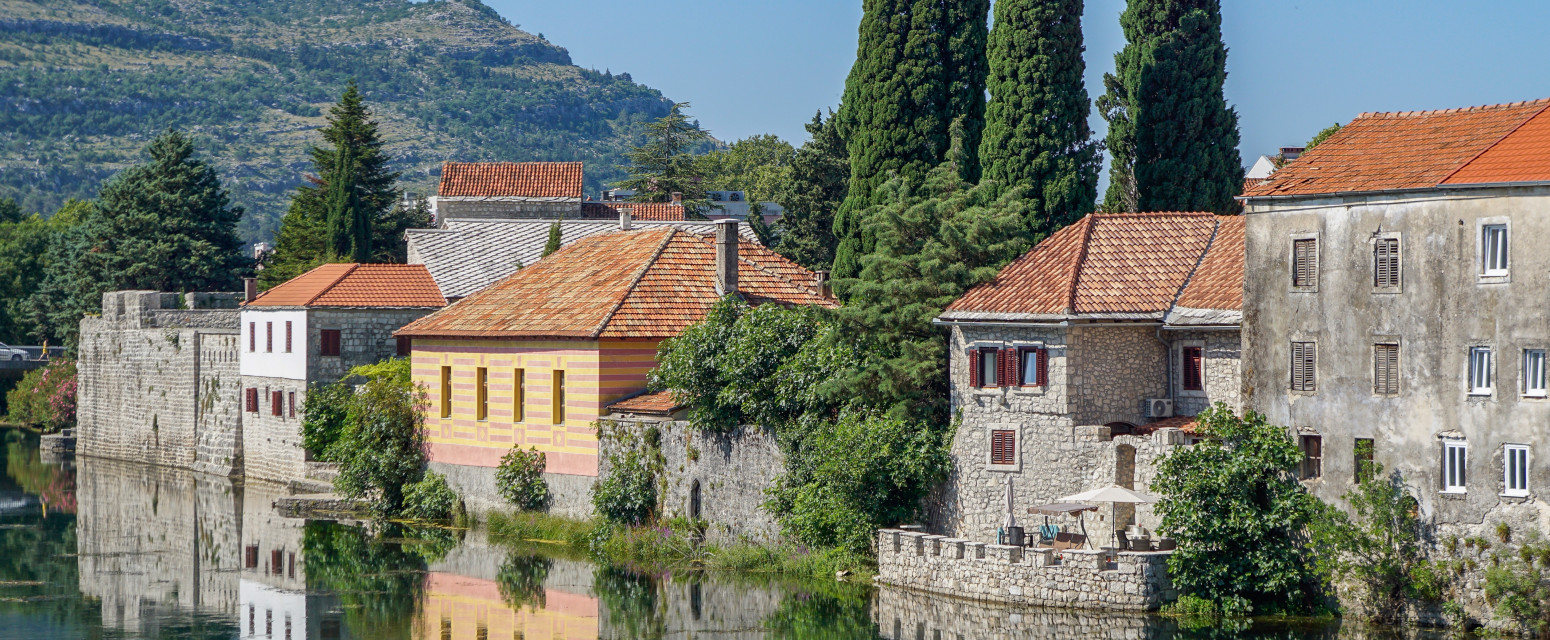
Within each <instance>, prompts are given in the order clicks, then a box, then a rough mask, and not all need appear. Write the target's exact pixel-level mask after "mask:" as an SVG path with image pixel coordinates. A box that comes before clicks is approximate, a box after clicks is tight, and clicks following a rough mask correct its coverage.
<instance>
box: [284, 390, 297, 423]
mask: <svg viewBox="0 0 1550 640" xmlns="http://www.w3.org/2000/svg"><path fill="white" fill-rule="evenodd" d="M285 404H286V406H287V411H288V412H289V413H290V417H292V418H294V417H296V392H295V391H291V392H288V393H286V395H285Z"/></svg>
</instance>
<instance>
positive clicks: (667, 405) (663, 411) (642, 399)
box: [608, 391, 684, 416]
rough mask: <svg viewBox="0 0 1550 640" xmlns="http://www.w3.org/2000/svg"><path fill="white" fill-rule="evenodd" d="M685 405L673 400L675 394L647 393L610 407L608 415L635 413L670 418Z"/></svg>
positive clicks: (668, 392)
mask: <svg viewBox="0 0 1550 640" xmlns="http://www.w3.org/2000/svg"><path fill="white" fill-rule="evenodd" d="M682 408H684V404H683V403H682V402H679V401H677V400H674V399H673V392H671V391H658V392H656V393H646V394H641V395H638V396H635V397H633V398H625V399H623V400H620V401H618V402H615V403H613V404H611V405H608V413H634V414H640V415H648V416H669V415H672V414H673V413H674V412H676V411H678V410H679V409H682Z"/></svg>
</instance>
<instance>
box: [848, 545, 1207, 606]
mask: <svg viewBox="0 0 1550 640" xmlns="http://www.w3.org/2000/svg"><path fill="white" fill-rule="evenodd" d="M1170 555H1172V554H1171V552H1130V551H1124V552H1119V553H1116V554H1114V555H1113V557H1114V558H1115V561H1114V562H1107V561H1106V557H1107V556H1106V554H1105V553H1104V552H1102V551H1085V550H1066V551H1063V552H1056V551H1054V550H1053V549H1028V548H1023V547H1013V546H1006V545H999V544H985V543H982V542H971V541H968V540H964V539H961V538H948V537H945V536H936V535H926V534H923V533H920V532H915V531H901V530H898V529H883V530H881V531H879V532H878V539H877V581H878V582H880V583H883V584H889V585H894V586H898V587H904V588H906V589H913V590H917V591H924V592H928V593H937V594H941V595H946V596H952V597H956V598H967V599H970V600H983V601H991V602H1002V603H1006V604H1012V605H1022V606H1035V607H1069V608H1076V609H1103V610H1112V611H1152V610H1156V609H1157V608H1159V607H1161V606H1162V605H1163V604H1164V603H1167V602H1172V601H1173V600H1175V599H1176V598H1177V593H1176V592H1175V590H1174V588H1173V584H1172V582H1171V581H1170V580H1169V579H1168V570H1167V564H1168V556H1170Z"/></svg>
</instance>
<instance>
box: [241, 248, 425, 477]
mask: <svg viewBox="0 0 1550 640" xmlns="http://www.w3.org/2000/svg"><path fill="white" fill-rule="evenodd" d="M445 304H446V300H445V299H444V298H442V296H441V293H440V291H439V290H438V289H437V288H436V283H435V281H434V280H432V279H431V276H430V272H429V271H426V269H425V267H423V266H421V265H404V264H325V265H323V266H320V267H318V268H316V269H313V270H311V271H308V272H307V273H304V274H302V275H300V276H297V277H295V278H293V279H291V280H289V281H286V282H284V283H282V284H280V285H277V286H275V287H274V288H272V289H270V290H268V291H266V292H264V293H263V295H259V296H257V297H256V298H254V299H253V300H250V301H248V302H246V303H244V304H243V307H242V317H241V322H240V331H241V339H240V349H241V357H240V361H241V374H242V383H241V384H242V394H243V396H242V419H243V429H242V448H243V451H244V453H245V460H244V472H245V475H247V476H248V477H253V478H265V479H270V480H280V481H290V480H297V479H301V478H304V477H306V474H307V468H306V466H307V465H306V461H307V455H308V454H307V452H306V451H304V450H303V449H302V447H301V419H302V417H303V416H302V405H303V404H304V403H305V402H306V399H307V391H308V389H309V386H310V385H312V384H320V383H321V384H326V383H330V382H334V381H336V380H339V379H340V378H341V377H344V376H345V375H346V374H347V373H348V372H349V371H350V369H351V368H352V367H356V366H360V365H363V364H372V363H374V362H379V361H381V360H384V359H387V358H391V357H393V356H395V355H408V349H407V344H406V343H405V344H400V343H399V341H397V340H395V339H394V338H393V332H394V331H396V330H398V328H399V327H402V326H404V325H406V324H409V323H410V322H411V321H413V320H415V319H418V318H420V317H422V316H424V315H426V314H429V313H431V312H432V311H435V310H437V309H440V308H441V307H442V306H444V305H445Z"/></svg>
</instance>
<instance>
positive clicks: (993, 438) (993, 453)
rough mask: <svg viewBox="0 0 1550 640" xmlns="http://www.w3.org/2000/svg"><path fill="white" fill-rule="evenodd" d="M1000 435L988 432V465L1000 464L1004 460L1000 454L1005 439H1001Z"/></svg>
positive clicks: (998, 432)
mask: <svg viewBox="0 0 1550 640" xmlns="http://www.w3.org/2000/svg"><path fill="white" fill-rule="evenodd" d="M1001 433H1002V432H1000V431H992V432H990V463H991V464H1001V460H1002V459H1003V458H1004V456H1003V454H1002V447H1003V446H1004V445H1005V444H1006V442H1005V439H1003V438H1002V435H1001Z"/></svg>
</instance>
